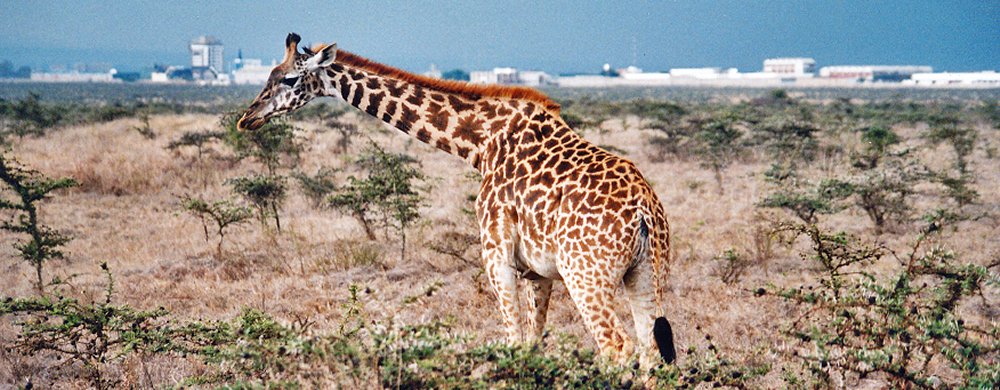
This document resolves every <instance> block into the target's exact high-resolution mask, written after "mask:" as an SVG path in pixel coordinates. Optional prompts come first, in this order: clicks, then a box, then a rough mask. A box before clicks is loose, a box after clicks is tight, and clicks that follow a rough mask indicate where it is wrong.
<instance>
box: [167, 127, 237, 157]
mask: <svg viewBox="0 0 1000 390" xmlns="http://www.w3.org/2000/svg"><path fill="white" fill-rule="evenodd" d="M225 137H226V133H225V132H222V131H212V130H202V131H185V132H184V134H181V137H180V138H178V139H176V140H173V141H170V143H168V144H167V149H169V150H177V149H180V148H185V147H194V148H195V150H197V151H198V160H199V161H200V160H201V158H202V156H203V155H204V154H205V148H206V146H208V144H209V143H210V142H212V141H213V140H221V139H224V138H225Z"/></svg>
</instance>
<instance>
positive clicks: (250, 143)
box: [220, 112, 302, 175]
mask: <svg viewBox="0 0 1000 390" xmlns="http://www.w3.org/2000/svg"><path fill="white" fill-rule="evenodd" d="M239 119H240V113H238V112H230V113H227V114H225V115H223V116H222V118H221V119H220V124H221V126H222V128H223V129H224V131H225V132H226V139H225V141H226V143H227V144H228V145H229V146H230V147H232V148H233V151H235V152H236V155H237V156H238V157H240V158H247V157H252V158H254V159H256V160H258V161H259V162H260V163H261V164H263V165H264V167H265V168H267V172H268V174H270V175H274V174H275V172H276V171H277V169H278V168H279V167H280V166H281V165H282V164H283V163H284V162H285V161H284V160H287V159H292V160H295V159H297V158H298V157H299V153H301V151H302V145H301V144H299V142H298V140H297V139H296V137H295V131H296V130H298V129H297V128H295V127H293V126H292V125H290V124H288V123H287V122H284V121H280V120H272V121H270V122H268V123H267V124H265V125H264V126H262V127H261V128H259V129H257V130H253V131H240V130H239V129H237V127H236V122H237V121H239Z"/></svg>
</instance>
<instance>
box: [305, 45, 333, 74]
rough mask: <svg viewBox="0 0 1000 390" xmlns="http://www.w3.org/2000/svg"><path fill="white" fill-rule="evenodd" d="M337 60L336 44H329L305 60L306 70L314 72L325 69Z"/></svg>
mask: <svg viewBox="0 0 1000 390" xmlns="http://www.w3.org/2000/svg"><path fill="white" fill-rule="evenodd" d="M336 59H337V44H336V43H331V44H329V45H327V46H326V47H324V48H323V49H322V50H320V51H319V52H317V53H316V54H313V55H312V57H309V59H308V60H306V70H308V71H314V70H316V69H319V68H323V67H327V66H329V65H330V64H332V63H333V61H334V60H336Z"/></svg>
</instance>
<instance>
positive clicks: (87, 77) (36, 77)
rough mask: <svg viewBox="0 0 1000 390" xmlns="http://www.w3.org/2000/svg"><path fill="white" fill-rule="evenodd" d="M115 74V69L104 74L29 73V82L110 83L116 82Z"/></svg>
mask: <svg viewBox="0 0 1000 390" xmlns="http://www.w3.org/2000/svg"><path fill="white" fill-rule="evenodd" d="M116 73H118V71H117V70H115V69H111V70H110V71H108V72H106V73H81V72H57V73H39V72H31V81H42V82H49V83H111V82H116V81H118V80H115V74H116Z"/></svg>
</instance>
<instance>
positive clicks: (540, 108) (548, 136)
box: [238, 33, 675, 364]
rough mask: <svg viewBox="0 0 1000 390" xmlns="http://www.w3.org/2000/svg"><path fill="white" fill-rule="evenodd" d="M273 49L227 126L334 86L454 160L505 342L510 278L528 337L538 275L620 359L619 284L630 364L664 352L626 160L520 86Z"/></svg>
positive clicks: (646, 194)
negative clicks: (468, 185) (561, 288)
mask: <svg viewBox="0 0 1000 390" xmlns="http://www.w3.org/2000/svg"><path fill="white" fill-rule="evenodd" d="M300 41H301V39H300V38H299V36H298V35H296V34H294V33H293V34H289V35H288V37H287V38H286V40H285V59H284V61H282V63H281V64H279V65H278V66H276V67H275V68H274V69H273V70H272V71H271V74H270V77H269V78H268V81H267V84H266V85H265V86H264V89H263V90H262V91H261V92H260V94H259V95H258V96H257V98H256V99H254V101H253V102H252V103H251V105H250V106H249V107H248V108H247V109H246V111H245V112H244V114H243V116H242V117H241V118H240V120H239V122H238V126H239V128H240V129H241V130H245V131H252V130H254V129H257V128H259V127H261V126H263V125H264V124H265V123H266V122H267V121H268V120H269V119H270V118H272V117H275V116H279V115H282V114H285V113H288V112H290V111H293V110H295V109H297V108H299V107H302V106H303V105H305V104H306V103H308V102H309V101H310V100H312V99H314V98H316V97H319V96H335V97H340V98H342V99H344V100H345V101H346V102H347V103H349V104H351V105H352V106H354V107H357V108H358V109H360V110H362V111H364V112H366V113H368V114H369V115H371V116H373V117H375V118H377V119H379V120H381V121H382V122H385V123H386V124H388V125H389V126H391V127H394V128H396V129H398V130H400V131H402V132H403V133H406V134H408V135H410V136H412V137H415V138H417V139H419V140H420V141H422V142H425V143H427V144H430V145H432V146H434V147H436V148H438V149H441V150H442V151H445V152H447V153H450V154H453V155H456V156H458V157H459V158H461V159H463V160H465V161H466V162H468V163H469V164H470V165H472V166H473V167H474V168H475V169H476V170H478V171H479V172H480V173H481V174H482V177H483V181H482V184H481V187H480V190H479V194H478V197H477V199H476V214H477V217H478V220H479V227H480V240H481V243H482V249H483V250H482V254H483V255H482V256H483V263H484V268H485V271H486V275H487V277H488V278H489V281H490V285H491V286H492V288H493V291H494V292H495V293H496V296H497V300H498V303H499V308H500V313H501V317H502V320H503V325H504V329H505V331H506V334H507V338H508V340H509V341H511V342H519V341H521V340H523V339H524V337H523V336H524V334H523V333H524V332H522V329H521V314H522V312H521V311H520V310H519V307H518V302H519V301H518V294H519V289H518V284H517V281H518V279H519V278H524V279H526V280H528V283H527V286H528V289H527V290H528V291H527V292H528V294H529V295H530V296H529V299H528V302H529V306H530V310H528V313H527V320H528V321H527V322H528V323H529V327H528V332H529V334H528V335H527V336H528V337H529V338H535V339H537V338H539V337H541V334H542V332H543V330H544V326H545V320H546V313H547V310H548V304H549V296H550V294H551V292H552V282H553V281H554V280H562V281H563V283H564V284H565V286H566V288H567V290H568V291H569V295H570V297H571V298H572V300H573V303H574V304H575V305H576V307H577V310H578V311H579V313H580V315H581V317H582V318H583V321H584V324H585V326H586V328H587V330H588V331H589V332H590V334H591V335H592V336H593V337H594V339H595V341H596V342H597V345H598V347H599V349H600V351H601V352H602V353H603V354H605V355H608V356H610V357H612V358H614V359H618V360H619V361H623V360H624V359H626V358H628V357H629V356H631V354H632V348H631V342H630V341H629V339H630V338H629V336H628V335H627V333H626V331H625V328H624V327H623V325H622V321H621V320H620V319H619V318H618V316H617V314H616V313H615V305H614V301H615V298H616V293H617V291H618V288H619V287H623V289H622V290H623V291H624V292H625V296H626V298H627V299H628V302H629V305H630V307H631V312H632V317H633V322H634V323H635V332H636V338H637V339H638V346H639V351H638V352H639V353H640V361H642V362H644V364H649V363H651V361H650V358H651V357H652V356H656V355H659V356H661V357H662V358H663V359H664V360H666V361H668V362H670V361H672V360H673V359H674V355H675V351H674V345H673V332H672V330H671V329H670V325H669V323H668V322H667V320H666V318H665V316H664V306H663V305H664V302H663V301H662V300H663V291H662V290H663V284H664V282H665V278H666V274H667V270H668V263H669V252H670V245H669V236H670V232H669V227H668V225H667V219H666V215H665V213H664V211H663V206H662V204H661V203H660V201H659V198H658V197H657V196H656V193H655V192H654V191H653V189H652V188H651V187H650V185H649V183H648V182H647V181H646V180H645V178H643V176H642V174H641V173H640V172H639V169H638V168H637V167H636V166H635V165H634V164H633V163H632V162H630V161H628V160H626V159H624V158H622V157H619V156H616V155H615V154H613V153H610V152H607V151H605V150H603V149H601V148H599V147H597V146H596V145H594V144H592V143H590V142H588V141H587V140H585V139H583V138H582V137H580V136H579V135H577V134H576V133H575V132H573V130H572V129H570V127H569V126H568V125H567V124H566V122H565V121H563V119H562V118H561V117H560V116H559V105H558V104H556V103H555V102H553V101H552V100H550V99H549V98H548V97H546V96H545V95H544V94H542V93H540V92H538V91H537V90H534V89H531V88H526V87H509V86H484V85H474V84H469V83H463V82H457V81H444V80H437V79H431V78H428V77H425V76H421V75H415V74H412V73H408V72H405V71H402V70H399V69H396V68H393V67H390V66H387V65H383V64H380V63H377V62H374V61H371V60H368V59H366V58H363V57H360V56H358V55H355V54H352V53H349V52H346V51H342V50H339V49H338V48H337V46H336V45H335V44H331V45H321V46H317V47H315V48H313V49H307V50H305V51H304V52H300V51H299V49H298V44H299V42H300Z"/></svg>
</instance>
